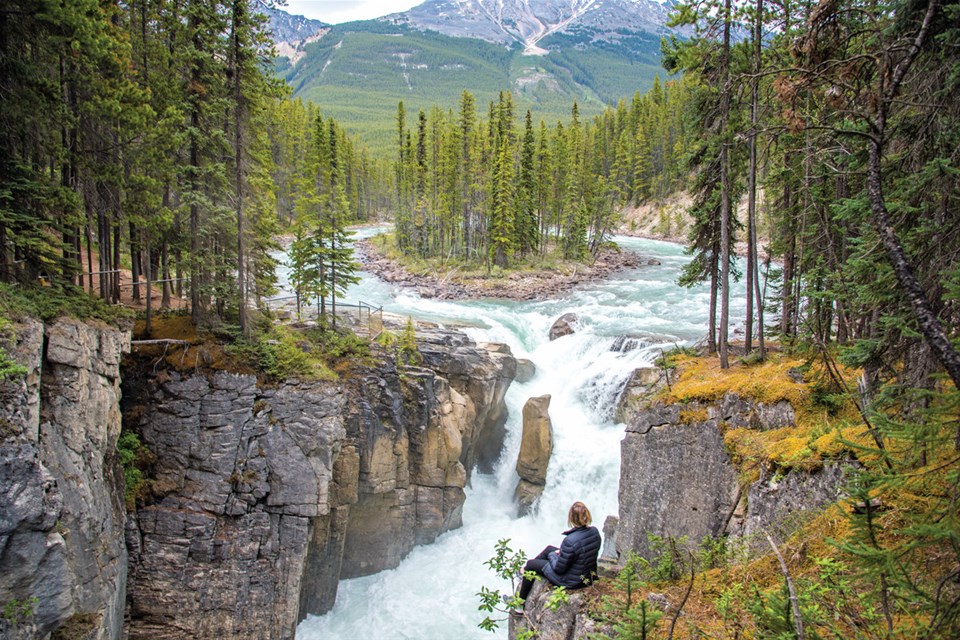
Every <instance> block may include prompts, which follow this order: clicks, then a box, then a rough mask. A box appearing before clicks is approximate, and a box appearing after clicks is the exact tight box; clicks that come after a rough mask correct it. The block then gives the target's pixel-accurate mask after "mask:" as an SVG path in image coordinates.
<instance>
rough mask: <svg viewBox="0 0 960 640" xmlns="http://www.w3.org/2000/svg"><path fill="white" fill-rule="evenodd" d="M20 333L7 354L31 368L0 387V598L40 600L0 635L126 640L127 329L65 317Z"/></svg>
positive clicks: (1, 627) (2, 624)
mask: <svg viewBox="0 0 960 640" xmlns="http://www.w3.org/2000/svg"><path fill="white" fill-rule="evenodd" d="M14 334H15V335H16V339H15V341H14V342H15V344H9V345H6V350H7V351H8V353H11V354H12V355H13V357H14V359H15V360H16V361H17V362H18V363H20V364H21V365H23V366H24V367H26V369H27V374H26V376H24V377H18V378H16V379H13V380H7V381H3V382H0V603H2V604H6V603H9V602H14V601H16V602H21V603H24V602H29V601H31V599H32V598H36V600H33V601H32V606H31V607H30V609H31V610H32V615H31V616H24V617H22V618H21V619H19V620H17V621H16V624H11V623H10V621H9V620H4V621H0V631H2V632H3V633H0V635H3V636H4V637H25V638H32V637H46V636H47V635H48V634H50V633H52V632H54V631H57V630H60V631H61V632H64V631H66V630H67V629H69V630H70V631H71V632H73V633H78V634H84V635H83V636H82V637H85V638H96V639H106V638H111V639H113V638H120V637H121V631H122V625H123V607H124V592H125V587H126V575H127V574H126V570H127V555H126V548H125V546H124V544H123V527H124V506H123V474H122V471H121V469H120V466H119V463H118V461H117V456H116V444H117V438H118V436H119V434H120V411H119V396H120V379H119V366H120V359H121V354H122V353H123V352H125V351H127V350H128V348H129V340H130V337H129V333H128V332H126V331H121V330H118V329H115V328H110V327H105V326H94V325H91V324H85V323H81V322H77V321H74V320H68V319H61V320H57V321H55V322H52V323H50V324H48V325H46V326H44V325H43V324H41V323H40V322H36V321H33V322H25V323H23V324H21V325H18V326H16V327H14ZM76 637H80V635H77V636H76Z"/></svg>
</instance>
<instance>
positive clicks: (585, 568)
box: [543, 527, 600, 589]
mask: <svg viewBox="0 0 960 640" xmlns="http://www.w3.org/2000/svg"><path fill="white" fill-rule="evenodd" d="M563 535H564V536H566V537H565V538H564V539H563V542H562V543H560V553H551V554H550V558H549V563H548V564H547V565H546V566H545V567H544V568H543V575H544V576H546V577H547V580H549V581H550V582H552V583H553V584H555V585H558V586H561V587H567V588H568V589H579V588H580V587H585V586H587V585H588V584H589V583H590V582H591V581H592V580H593V579H594V578H595V577H596V574H597V556H598V555H599V554H600V532H599V531H597V528H596V527H577V528H575V529H570V530H568V531H564V532H563Z"/></svg>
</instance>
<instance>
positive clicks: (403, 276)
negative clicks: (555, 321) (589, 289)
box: [355, 239, 658, 300]
mask: <svg viewBox="0 0 960 640" xmlns="http://www.w3.org/2000/svg"><path fill="white" fill-rule="evenodd" d="M355 246H356V249H357V256H358V258H359V259H360V261H361V263H362V264H363V268H364V269H365V270H367V271H369V272H370V273H373V274H375V275H377V276H378V277H380V278H381V279H383V280H386V281H387V282H391V283H394V284H398V285H400V286H403V287H409V288H411V289H415V290H416V291H417V293H419V294H420V296H421V297H423V298H437V299H440V300H462V299H467V298H500V299H505V300H538V299H545V298H551V297H556V296H557V295H559V294H562V293H564V292H566V291H569V290H571V289H574V288H576V287H578V286H582V285H585V284H589V283H591V282H596V281H598V280H603V279H604V278H606V277H608V276H609V275H611V274H613V273H616V272H617V271H620V270H621V269H628V268H632V267H638V266H640V265H644V264H658V262H657V261H656V260H654V259H644V258H642V257H641V256H639V255H637V254H636V253H634V252H632V251H623V250H620V249H613V248H608V249H603V250H601V251H600V253H599V254H598V255H597V259H596V260H595V261H594V262H593V263H592V264H573V263H570V264H567V265H563V266H561V267H559V268H558V269H551V270H547V269H543V270H530V271H515V272H512V273H507V274H504V275H488V274H486V273H462V272H460V271H459V269H458V268H457V267H450V268H447V269H444V270H438V271H437V272H435V273H429V274H422V273H413V272H411V271H409V270H407V269H406V268H405V267H404V266H403V265H402V264H400V263H399V262H398V261H396V260H393V259H391V258H389V257H387V256H385V255H384V254H383V252H382V251H381V249H380V247H379V246H377V244H376V243H375V242H374V241H371V240H369V239H367V240H359V241H357V243H356V245H355Z"/></svg>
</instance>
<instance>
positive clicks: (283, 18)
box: [260, 7, 330, 62]
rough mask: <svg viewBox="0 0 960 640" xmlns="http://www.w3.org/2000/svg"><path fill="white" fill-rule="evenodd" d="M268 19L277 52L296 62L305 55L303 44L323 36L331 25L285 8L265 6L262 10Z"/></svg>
mask: <svg viewBox="0 0 960 640" xmlns="http://www.w3.org/2000/svg"><path fill="white" fill-rule="evenodd" d="M260 11H261V12H262V13H263V14H264V15H265V16H267V20H268V28H269V31H270V33H272V34H273V40H274V43H275V44H276V48H277V53H278V54H279V55H281V56H284V57H287V58H290V61H291V62H296V61H297V60H299V59H300V58H301V57H303V46H304V45H305V44H309V43H310V42H313V41H315V40H317V39H319V38H321V37H322V36H323V34H325V33H326V32H327V31H329V30H330V25H328V24H327V23H325V22H321V21H319V20H313V19H311V18H307V17H305V16H298V15H293V14H290V13H287V12H286V11H284V10H283V9H276V8H270V7H264V8H262V9H261V10H260Z"/></svg>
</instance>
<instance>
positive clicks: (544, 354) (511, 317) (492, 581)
mask: <svg viewBox="0 0 960 640" xmlns="http://www.w3.org/2000/svg"><path fill="white" fill-rule="evenodd" d="M618 240H619V241H620V243H621V246H624V247H625V248H627V249H632V250H635V251H637V252H639V253H640V254H641V255H642V256H644V257H656V258H657V259H658V260H660V261H661V264H660V265H655V266H643V267H640V268H637V269H633V270H629V271H626V272H623V273H620V274H616V275H615V276H613V277H612V278H610V279H609V280H606V281H604V282H600V283H593V284H592V285H590V287H589V288H584V289H579V290H577V291H574V292H571V293H569V294H567V295H565V296H564V297H562V298H561V299H558V300H549V301H541V302H510V301H501V302H496V301H482V302H481V301H462V302H450V301H440V300H425V299H421V298H419V297H418V296H416V295H415V294H411V293H410V292H407V291H402V290H398V289H396V288H395V287H392V286H391V285H387V284H385V283H383V282H381V281H379V280H377V279H376V278H373V277H372V276H369V275H368V274H364V277H363V280H362V281H361V283H359V284H358V285H356V286H355V287H354V288H353V289H352V290H351V291H350V292H348V293H347V295H346V296H345V300H348V301H354V300H356V299H361V300H364V301H366V302H368V303H374V304H382V305H383V307H384V309H385V310H386V311H389V312H392V313H398V314H404V315H413V316H417V317H427V318H429V319H432V320H435V321H440V322H444V321H449V322H454V321H458V320H459V321H468V322H470V323H471V324H473V325H475V326H477V327H479V328H470V329H467V330H466V331H467V333H468V334H469V335H470V336H471V337H472V338H473V339H475V340H477V341H490V342H504V343H506V344H508V345H509V346H510V348H511V349H512V350H513V353H514V355H515V356H517V357H526V358H529V359H531V360H532V361H533V362H534V364H535V365H536V367H537V373H536V375H535V377H534V378H533V379H532V380H530V381H529V382H527V383H525V384H519V383H515V384H513V385H512V386H511V387H510V390H509V391H508V392H507V397H506V402H507V406H508V409H509V417H508V420H507V425H506V426H507V437H506V441H505V443H504V449H503V453H502V454H501V458H500V461H499V463H498V464H497V465H496V467H495V469H494V472H493V473H492V474H488V475H484V474H479V473H474V474H473V478H472V483H471V486H470V487H468V488H467V490H466V493H467V500H466V504H465V505H464V513H463V527H461V528H460V529H457V530H455V531H450V532H448V533H446V534H444V535H442V536H440V537H439V538H438V539H437V541H436V542H435V543H434V544H431V545H425V546H421V547H417V548H415V549H413V550H412V551H411V552H410V554H409V555H408V556H407V557H406V558H405V559H404V560H403V561H402V562H401V564H400V566H399V567H398V568H396V569H393V570H389V571H383V572H381V573H378V574H375V575H372V576H367V577H364V578H356V579H351V580H343V581H341V582H340V586H339V590H338V594H337V602H336V605H335V606H334V608H333V609H332V610H331V611H330V612H328V613H327V614H325V615H322V616H312V615H311V616H308V617H307V619H306V620H304V621H303V622H301V623H300V625H299V627H298V628H297V639H298V640H337V639H340V640H354V639H361V638H365V639H371V640H381V639H393V638H398V639H404V638H410V639H416V640H449V639H451V638H457V639H458V640H471V639H474V638H476V639H478V640H479V639H493V638H506V635H507V634H506V623H504V624H503V625H501V629H500V630H499V631H498V632H496V633H493V634H491V633H490V632H487V631H483V630H481V629H479V628H478V626H477V625H478V624H479V622H480V621H481V620H482V619H483V617H484V615H485V614H482V613H481V612H479V611H478V610H477V606H478V604H479V602H480V601H479V598H478V597H477V595H476V594H477V592H479V591H480V589H481V587H482V586H487V587H489V588H499V589H501V590H502V591H503V592H506V591H507V589H508V588H509V584H508V583H501V582H499V581H498V580H497V578H496V577H495V576H494V575H493V573H492V572H491V571H490V570H489V569H488V568H487V567H486V566H485V565H484V564H483V563H484V562H485V561H486V560H487V559H489V558H490V557H491V556H492V555H493V553H494V546H495V545H496V543H497V541H498V540H499V539H502V538H509V539H510V540H511V546H512V547H513V548H514V549H523V550H524V551H525V552H526V554H527V555H528V556H532V555H534V554H536V553H538V552H539V551H540V549H542V548H543V547H544V546H545V545H547V544H554V545H559V543H560V541H561V538H562V536H561V532H562V531H563V530H564V529H565V528H566V514H567V510H568V509H569V506H570V504H571V503H573V502H574V501H576V500H582V501H583V502H585V503H586V504H587V506H588V507H589V508H590V510H591V511H592V513H593V517H594V524H596V525H597V526H598V527H601V526H602V524H603V520H604V519H605V518H606V516H607V515H612V514H616V513H617V489H618V484H619V478H620V441H621V440H622V438H623V425H618V424H615V423H614V422H613V421H612V416H613V408H614V406H615V402H616V397H617V394H618V392H619V391H620V389H621V388H622V386H623V384H624V383H625V382H626V380H627V378H628V377H629V375H630V373H631V372H632V371H633V370H634V369H635V368H636V367H638V366H644V365H649V364H650V363H652V362H653V360H654V359H655V358H656V357H657V356H659V355H660V350H661V349H667V348H670V347H671V346H672V345H673V344H691V343H693V342H695V341H697V340H699V339H700V338H701V337H702V336H703V335H704V334H705V332H706V326H707V313H708V304H709V296H708V293H707V291H706V289H705V288H704V287H695V288H693V289H683V288H680V287H678V286H677V285H676V284H675V282H676V279H677V277H678V275H679V273H680V269H681V267H682V266H683V264H685V263H686V261H687V260H688V258H687V257H686V256H684V255H683V253H682V249H681V248H680V247H678V246H676V245H672V244H668V243H664V242H657V241H651V240H637V239H630V238H619V239H618ZM731 292H732V293H733V299H732V301H731V309H732V310H738V311H739V313H740V314H742V313H743V311H742V310H743V306H744V304H743V296H744V292H743V286H742V284H741V285H734V286H733V287H731ZM567 312H573V313H576V314H577V316H578V328H577V331H576V333H574V334H572V335H569V336H564V337H562V338H559V339H557V340H555V341H552V342H551V341H549V340H548V338H547V334H548V332H549V329H550V326H551V324H552V323H553V321H554V320H555V319H556V318H557V317H559V316H560V315H561V314H563V313H567ZM738 323H740V324H742V317H740V316H736V315H735V312H734V317H732V318H731V325H732V326H735V325H736V324H738ZM619 336H631V337H634V338H635V339H636V348H633V349H631V350H627V351H616V350H611V347H613V346H614V344H615V341H616V338H617V337H619ZM544 394H549V395H550V396H551V401H550V409H549V411H550V416H551V420H552V423H553V429H554V452H553V456H552V457H551V460H550V466H549V469H548V472H547V484H546V487H545V489H544V492H543V495H542V497H541V498H540V502H539V509H538V510H537V512H536V513H533V514H531V515H528V516H526V517H523V518H516V517H515V514H516V507H515V505H514V504H513V491H514V489H515V488H516V483H517V480H518V478H517V475H516V472H515V471H514V465H515V464H516V457H517V453H518V451H519V448H520V432H521V428H522V422H521V416H522V408H523V404H524V403H525V402H526V401H527V399H528V398H530V397H533V396H539V395H544ZM371 552H372V553H375V551H371Z"/></svg>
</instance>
